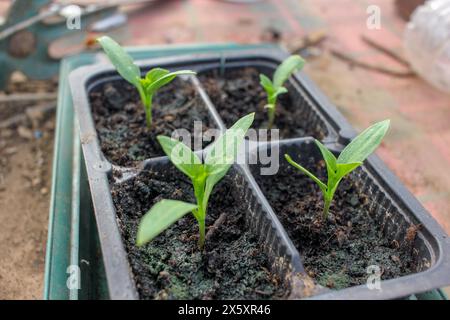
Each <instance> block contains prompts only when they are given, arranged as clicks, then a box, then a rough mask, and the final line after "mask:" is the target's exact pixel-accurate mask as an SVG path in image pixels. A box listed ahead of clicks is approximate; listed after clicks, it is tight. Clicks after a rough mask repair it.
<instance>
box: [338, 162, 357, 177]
mask: <svg viewBox="0 0 450 320" xmlns="http://www.w3.org/2000/svg"><path fill="white" fill-rule="evenodd" d="M360 165H362V162H355V163H338V164H337V176H338V178H341V177H345V176H346V175H347V174H349V173H350V172H352V171H353V170H355V169H356V168H358V167H359V166H360Z"/></svg>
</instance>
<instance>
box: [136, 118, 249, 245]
mask: <svg viewBox="0 0 450 320" xmlns="http://www.w3.org/2000/svg"><path fill="white" fill-rule="evenodd" d="M253 119H254V113H251V114H249V115H247V116H245V117H243V118H241V119H240V120H238V121H237V122H236V123H235V124H234V125H233V126H232V127H231V128H230V129H228V130H227V131H226V132H225V133H224V134H223V135H221V136H220V137H219V138H218V139H217V140H216V141H215V142H214V144H213V145H212V146H211V148H210V149H209V150H208V151H207V153H206V157H205V163H202V161H201V160H200V158H199V157H198V156H197V155H196V154H195V153H193V152H192V150H191V149H189V148H188V147H187V146H186V145H185V144H183V143H182V142H180V141H178V140H175V139H172V138H169V137H166V136H158V141H159V143H160V144H161V146H162V148H163V150H164V152H165V153H166V154H167V156H168V157H169V159H170V161H171V162H172V163H173V164H174V165H175V167H177V168H178V170H180V171H181V172H183V173H184V174H185V175H187V176H188V177H189V178H190V179H191V181H192V185H193V187H194V195H195V198H196V200H197V204H192V203H187V202H183V201H175V200H161V201H160V202H158V203H157V204H155V205H154V206H153V207H152V208H151V209H150V210H149V211H148V212H147V213H146V214H145V215H144V217H143V218H142V220H141V222H140V224H139V228H138V233H137V239H136V243H137V245H138V246H142V245H143V244H145V243H147V242H149V241H151V240H152V239H153V238H155V237H156V236H157V235H159V234H160V233H161V232H163V231H164V230H165V229H167V228H168V227H170V226H171V225H172V224H173V223H175V222H176V221H177V220H179V219H181V218H182V217H183V216H184V215H186V214H187V213H189V212H192V214H193V215H194V217H195V219H196V220H197V222H198V227H199V234H200V236H199V240H198V246H199V248H200V249H203V246H204V244H205V218H206V210H207V208H208V200H209V197H210V195H211V193H212V191H213V188H214V186H215V185H216V184H217V183H218V182H219V181H220V180H221V179H222V178H223V177H224V176H225V174H226V173H227V172H228V170H229V169H230V167H231V165H232V164H233V162H234V160H235V158H236V156H237V152H238V149H239V145H240V144H241V143H242V142H243V140H244V137H245V134H246V133H247V130H248V128H250V126H251V125H252V123H253Z"/></svg>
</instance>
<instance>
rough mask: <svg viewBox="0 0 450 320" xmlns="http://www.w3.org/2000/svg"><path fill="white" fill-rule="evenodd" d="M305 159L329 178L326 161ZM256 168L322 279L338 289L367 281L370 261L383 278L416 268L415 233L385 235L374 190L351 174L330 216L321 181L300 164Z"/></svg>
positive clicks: (263, 186)
mask: <svg viewBox="0 0 450 320" xmlns="http://www.w3.org/2000/svg"><path fill="white" fill-rule="evenodd" d="M301 162H302V163H301V164H302V165H304V166H305V168H308V170H310V171H311V172H313V173H314V174H316V175H317V176H318V177H320V179H321V180H322V181H326V168H325V165H324V162H323V161H320V162H319V163H316V161H315V160H314V158H309V159H306V158H304V159H302V161H301ZM252 170H253V171H254V173H255V176H256V180H257V182H258V184H259V185H260V186H261V189H262V190H263V192H264V194H265V196H266V197H267V199H268V201H269V203H270V204H271V206H272V207H273V209H274V211H275V212H276V214H277V216H278V218H279V219H280V221H281V223H282V224H283V226H284V228H285V230H286V232H287V233H288V235H289V236H290V238H291V239H292V241H293V243H294V245H295V246H296V247H297V249H298V250H299V252H300V253H301V254H302V258H303V263H304V266H305V269H306V271H307V272H308V274H309V275H310V276H312V277H313V278H315V280H316V281H317V282H318V283H319V284H321V285H323V286H327V287H329V288H332V289H342V288H347V287H351V286H355V285H360V284H365V283H366V282H367V279H368V277H369V275H370V274H368V272H367V267H368V266H370V265H377V266H379V267H380V268H381V272H382V275H381V279H382V280H385V279H392V278H397V277H400V276H403V275H407V274H410V273H414V272H416V269H417V266H416V260H415V259H414V256H413V240H414V239H413V238H414V237H415V234H414V235H413V236H412V238H405V239H399V240H398V241H390V240H388V239H387V238H386V237H385V236H383V233H382V231H381V226H380V225H379V224H378V223H377V222H376V221H375V219H373V218H372V217H371V216H370V214H369V213H370V209H369V198H368V196H367V195H365V194H362V193H361V192H360V191H359V190H361V188H360V187H358V185H357V183H356V182H354V181H353V180H352V179H350V178H349V177H347V178H344V179H343V180H342V181H341V183H340V184H339V187H338V189H337V191H336V194H335V197H334V200H333V203H332V205H331V209H330V214H329V218H328V219H327V221H324V219H323V218H322V210H323V199H322V193H321V191H320V189H319V187H318V186H317V185H316V184H315V183H314V182H313V181H312V180H310V179H309V178H307V177H306V176H305V175H303V174H302V173H300V172H299V171H298V170H297V169H295V168H293V167H291V166H290V165H288V164H280V170H279V172H278V173H277V174H276V175H273V176H261V175H259V174H257V172H256V170H257V168H256V166H255V167H254V168H252ZM357 170H360V169H357ZM409 237H411V234H409Z"/></svg>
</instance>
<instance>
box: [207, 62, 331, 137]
mask: <svg viewBox="0 0 450 320" xmlns="http://www.w3.org/2000/svg"><path fill="white" fill-rule="evenodd" d="M259 74H260V72H259V71H258V70H257V69H255V68H243V69H231V70H227V71H226V73H225V77H221V76H219V74H218V72H217V71H211V72H207V73H204V74H201V75H200V76H199V79H200V81H201V83H202V85H203V86H204V88H205V90H206V92H207V94H208V95H209V97H210V99H211V101H212V103H213V104H214V105H215V107H216V109H217V111H218V112H219V114H220V116H221V117H222V120H223V121H224V123H225V125H226V126H227V127H228V128H229V127H230V126H232V125H233V124H234V123H235V122H236V121H237V120H238V119H239V118H241V117H242V116H244V115H246V114H249V113H251V112H256V114H255V120H254V122H253V126H252V128H255V129H265V128H267V117H268V116H267V110H266V109H265V108H264V106H265V105H266V104H267V95H266V93H265V91H264V89H263V88H262V87H261V85H260V83H259ZM288 89H289V90H294V89H293V88H289V86H288ZM273 128H274V129H279V130H280V132H279V135H280V136H279V137H280V139H287V138H295V137H305V136H313V137H315V138H317V139H322V138H323V137H324V134H323V132H322V130H321V129H320V128H317V127H315V126H314V125H313V124H312V122H311V121H310V119H307V118H306V117H305V114H304V112H303V111H302V110H301V109H300V108H297V107H295V104H294V103H293V101H292V98H291V95H290V94H289V92H288V93H286V94H282V95H280V96H279V97H278V100H277V106H276V114H275V123H274V126H273Z"/></svg>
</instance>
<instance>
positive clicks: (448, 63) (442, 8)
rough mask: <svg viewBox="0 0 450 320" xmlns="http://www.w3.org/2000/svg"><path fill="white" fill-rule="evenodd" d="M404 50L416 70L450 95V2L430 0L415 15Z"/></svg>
mask: <svg viewBox="0 0 450 320" xmlns="http://www.w3.org/2000/svg"><path fill="white" fill-rule="evenodd" d="M404 47H405V53H406V57H407V59H408V61H409V63H410V64H411V66H412V67H413V69H414V70H415V71H416V72H417V73H418V74H419V75H420V76H422V77H423V78H424V79H426V80H427V81H428V82H430V83H431V84H432V85H434V86H435V87H437V88H439V89H441V90H443V91H446V92H448V93H450V0H429V1H427V2H426V3H425V4H424V5H422V6H419V7H418V8H417V9H416V10H415V11H414V13H413V14H412V16H411V21H410V22H409V23H408V25H407V27H406V30H405V34H404Z"/></svg>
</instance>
